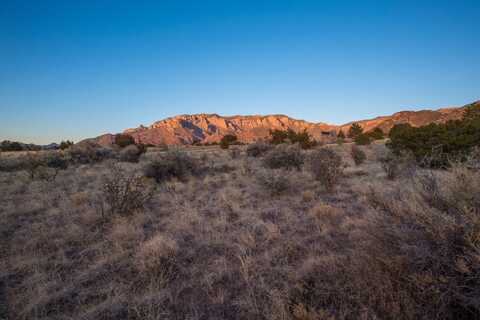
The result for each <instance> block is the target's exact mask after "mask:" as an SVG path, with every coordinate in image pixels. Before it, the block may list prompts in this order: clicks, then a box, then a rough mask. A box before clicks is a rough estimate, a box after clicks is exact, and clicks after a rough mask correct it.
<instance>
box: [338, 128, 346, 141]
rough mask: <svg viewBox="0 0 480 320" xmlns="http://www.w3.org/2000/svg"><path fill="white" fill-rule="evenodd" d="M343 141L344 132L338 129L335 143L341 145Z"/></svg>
mask: <svg viewBox="0 0 480 320" xmlns="http://www.w3.org/2000/svg"><path fill="white" fill-rule="evenodd" d="M344 142H345V133H343V131H342V130H340V131H339V132H338V134H337V143H338V144H340V145H341V144H343V143H344Z"/></svg>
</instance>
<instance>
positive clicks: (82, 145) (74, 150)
mask: <svg viewBox="0 0 480 320" xmlns="http://www.w3.org/2000/svg"><path fill="white" fill-rule="evenodd" d="M67 154H68V156H69V157H70V159H71V161H72V162H73V163H80V164H86V163H94V162H98V161H102V160H105V159H109V158H113V157H114V154H113V151H112V150H111V149H107V148H104V147H102V146H100V145H98V144H96V143H95V142H92V141H83V142H79V143H77V144H75V145H73V146H71V147H70V148H69V149H68V150H67Z"/></svg>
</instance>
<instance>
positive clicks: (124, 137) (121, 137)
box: [114, 133, 135, 148]
mask: <svg viewBox="0 0 480 320" xmlns="http://www.w3.org/2000/svg"><path fill="white" fill-rule="evenodd" d="M114 143H115V144H116V145H117V146H119V147H120V148H125V147H127V146H129V145H132V144H135V139H134V138H133V137H132V136H131V135H128V134H123V133H119V134H116V135H115V142H114Z"/></svg>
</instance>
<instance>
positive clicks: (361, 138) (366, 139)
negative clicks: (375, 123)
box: [355, 133, 372, 146]
mask: <svg viewBox="0 0 480 320" xmlns="http://www.w3.org/2000/svg"><path fill="white" fill-rule="evenodd" d="M370 143H372V140H371V138H370V136H369V135H368V134H365V133H360V134H358V135H357V136H356V137H355V144H356V145H359V146H366V145H369V144H370Z"/></svg>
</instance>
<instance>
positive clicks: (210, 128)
mask: <svg viewBox="0 0 480 320" xmlns="http://www.w3.org/2000/svg"><path fill="white" fill-rule="evenodd" d="M479 103H480V102H478V101H477V102H475V104H479ZM463 112H464V107H461V108H442V109H438V110H421V111H401V112H397V113H394V114H393V115H390V116H381V117H377V118H374V119H369V120H360V121H355V122H357V123H359V124H360V125H361V126H362V127H363V128H364V131H370V130H373V129H374V128H376V127H379V128H381V129H382V130H383V131H384V132H385V133H388V132H389V131H390V129H391V128H392V127H393V126H394V125H395V124H399V123H409V124H411V125H412V126H417V127H418V126H423V125H427V124H430V123H444V122H446V121H448V120H456V119H460V118H461V117H462V115H463ZM352 123H353V122H350V123H347V124H344V125H331V124H326V123H312V122H307V121H304V120H297V119H293V118H290V117H288V116H286V115H265V116H260V115H252V116H240V115H239V116H229V117H225V116H220V115H218V114H204V113H202V114H192V115H178V116H175V117H171V118H166V119H163V120H160V121H157V122H155V123H153V124H152V125H150V126H148V127H146V126H139V127H138V128H132V129H126V130H125V131H124V133H126V134H129V135H131V136H133V137H134V138H135V140H136V141H137V142H139V143H145V144H153V145H164V144H167V145H185V144H192V143H196V142H198V143H211V142H218V141H220V139H221V138H222V137H223V136H224V135H226V134H234V135H236V136H237V138H238V139H239V140H240V141H241V142H246V143H250V142H253V141H257V140H262V139H266V138H268V136H269V131H270V130H275V129H279V130H287V129H291V130H294V131H297V132H299V131H303V130H307V131H308V132H309V133H310V135H312V137H313V138H314V139H316V140H319V141H323V142H329V141H333V140H334V139H335V135H336V133H338V132H339V131H340V130H343V131H344V132H345V133H346V132H348V129H349V128H350V126H351V124H352ZM95 141H96V142H97V143H99V144H101V145H108V144H111V143H112V142H113V136H112V135H110V134H106V135H102V136H99V137H97V138H95Z"/></svg>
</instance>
